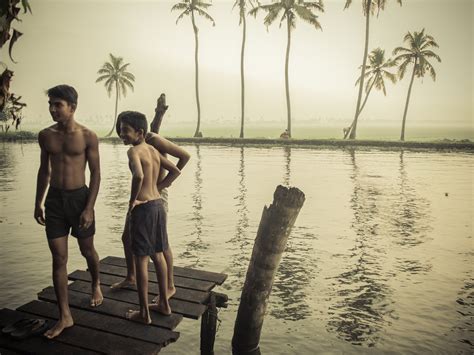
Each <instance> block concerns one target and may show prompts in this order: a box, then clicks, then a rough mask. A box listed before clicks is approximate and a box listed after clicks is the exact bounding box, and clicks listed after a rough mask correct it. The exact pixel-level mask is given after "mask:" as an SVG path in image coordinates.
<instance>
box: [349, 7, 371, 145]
mask: <svg viewBox="0 0 474 355" xmlns="http://www.w3.org/2000/svg"><path fill="white" fill-rule="evenodd" d="M371 6H372V0H367V13H366V14H365V16H366V19H365V48H364V58H363V59H362V69H361V74H360V75H361V77H360V85H359V96H358V97H357V106H356V110H355V114H354V122H353V125H352V129H351V134H350V135H349V139H355V138H356V134H357V119H358V118H359V113H360V101H361V99H362V91H363V88H364V76H365V66H366V63H367V54H368V52H369V24H370V7H371Z"/></svg>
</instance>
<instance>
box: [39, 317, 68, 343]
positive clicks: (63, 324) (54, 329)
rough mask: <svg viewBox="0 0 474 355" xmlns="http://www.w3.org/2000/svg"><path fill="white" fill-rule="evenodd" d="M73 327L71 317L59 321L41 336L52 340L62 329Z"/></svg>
mask: <svg viewBox="0 0 474 355" xmlns="http://www.w3.org/2000/svg"><path fill="white" fill-rule="evenodd" d="M73 325H74V321H73V320H72V318H71V317H69V318H65V319H60V320H58V321H57V322H56V324H55V325H54V326H53V327H52V328H51V329H48V330H47V331H46V332H45V333H44V334H43V335H44V336H45V337H46V338H48V339H53V338H56V337H57V336H58V335H59V334H61V333H62V331H63V330H64V329H66V328H70V327H72V326H73Z"/></svg>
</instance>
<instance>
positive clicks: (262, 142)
mask: <svg viewBox="0 0 474 355" xmlns="http://www.w3.org/2000/svg"><path fill="white" fill-rule="evenodd" d="M37 136H38V134H37V133H34V132H29V131H20V132H8V133H3V132H0V141H1V142H35V141H36V140H37ZM166 138H167V139H169V140H171V141H173V142H176V143H191V144H204V145H225V146H291V147H313V146H316V147H333V148H351V147H368V148H386V149H391V148H397V149H398V148H407V149H434V150H461V151H468V152H474V142H472V141H470V140H451V139H443V140H436V141H423V142H420V141H405V142H401V141H389V140H367V139H364V140H344V139H269V138H243V139H241V138H213V137H204V138H192V137H189V138H188V137H166ZM99 139H100V141H101V142H111V143H119V142H121V141H120V139H119V138H118V137H108V138H101V137H99Z"/></svg>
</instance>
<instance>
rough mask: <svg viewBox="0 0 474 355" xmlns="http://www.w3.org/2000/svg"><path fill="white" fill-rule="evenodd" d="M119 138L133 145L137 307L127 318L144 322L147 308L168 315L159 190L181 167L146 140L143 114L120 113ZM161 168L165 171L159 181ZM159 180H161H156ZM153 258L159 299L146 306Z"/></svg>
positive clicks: (165, 241) (165, 244)
mask: <svg viewBox="0 0 474 355" xmlns="http://www.w3.org/2000/svg"><path fill="white" fill-rule="evenodd" d="M120 117H121V123H120V138H121V139H122V140H123V142H124V144H126V145H129V144H130V145H132V147H131V148H130V149H129V150H128V152H127V155H128V160H129V167H130V170H131V172H132V188H131V193H130V202H129V209H128V211H129V214H130V216H129V218H130V235H131V249H132V253H133V255H134V259H135V269H136V274H137V275H136V278H137V288H138V298H139V303H140V310H138V311H134V310H130V311H128V312H127V313H126V317H127V318H128V319H130V320H133V321H136V322H141V323H145V324H150V323H151V318H150V309H151V310H156V311H158V312H160V313H161V314H164V315H170V314H171V308H170V305H169V302H168V298H169V297H168V294H167V293H168V275H167V273H168V269H167V265H166V260H165V257H164V256H163V252H164V251H165V250H167V249H168V234H167V231H166V212H165V208H164V205H163V200H162V199H161V196H160V193H159V191H160V190H162V189H163V188H166V187H169V186H170V185H171V183H172V182H173V181H174V180H175V179H176V178H177V177H178V176H179V174H180V170H179V169H178V168H177V167H176V166H175V165H174V164H172V163H171V162H170V161H169V160H168V159H166V158H165V157H163V156H162V155H161V154H160V153H159V152H158V151H157V150H156V149H155V148H153V147H152V146H151V145H149V144H147V143H146V142H145V135H146V132H147V126H148V125H147V121H146V117H145V115H143V114H142V113H139V112H133V111H128V112H124V113H121V114H120ZM160 168H164V169H166V170H168V174H167V175H166V177H165V178H164V179H163V180H161V181H160V180H159V176H160ZM159 181H160V182H159ZM150 258H151V259H152V261H153V264H154V265H155V271H156V275H157V279H158V286H159V292H160V295H159V301H158V302H157V303H156V304H152V305H150V306H148V263H149V259H150Z"/></svg>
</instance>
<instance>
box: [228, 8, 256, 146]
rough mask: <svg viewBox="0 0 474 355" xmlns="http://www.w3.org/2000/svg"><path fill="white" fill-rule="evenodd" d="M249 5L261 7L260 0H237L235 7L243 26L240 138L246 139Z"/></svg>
mask: <svg viewBox="0 0 474 355" xmlns="http://www.w3.org/2000/svg"><path fill="white" fill-rule="evenodd" d="M247 4H250V6H252V8H255V7H256V6H259V5H260V3H259V2H258V0H236V1H235V3H234V7H236V6H238V7H239V16H240V20H239V25H241V24H242V48H241V50H240V106H241V121H240V138H244V115H245V81H244V53H245V38H246V35H247V22H246V17H245V15H246V14H247Z"/></svg>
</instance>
